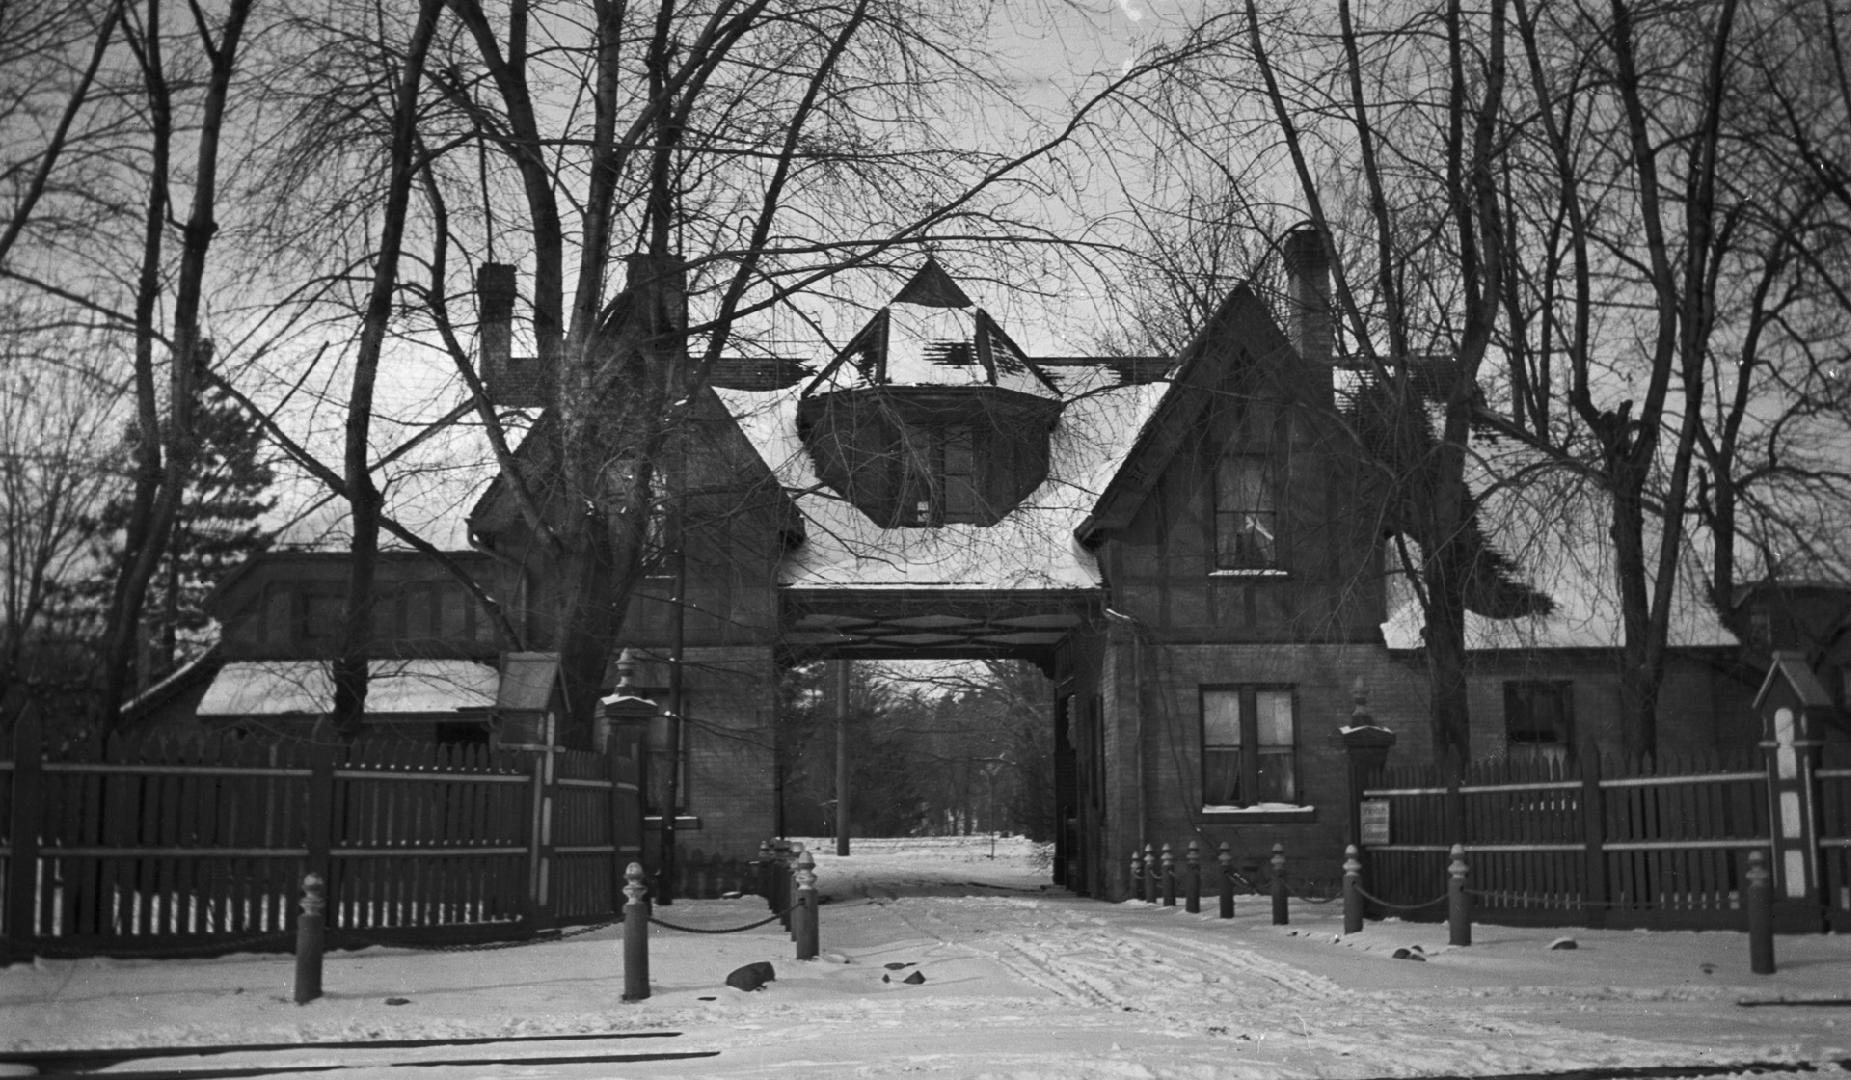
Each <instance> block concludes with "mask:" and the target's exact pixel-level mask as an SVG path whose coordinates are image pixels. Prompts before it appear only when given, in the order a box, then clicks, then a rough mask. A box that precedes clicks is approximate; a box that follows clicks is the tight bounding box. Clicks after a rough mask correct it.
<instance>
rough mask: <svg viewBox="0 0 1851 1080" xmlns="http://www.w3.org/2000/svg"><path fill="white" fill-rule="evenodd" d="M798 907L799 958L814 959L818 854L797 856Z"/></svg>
mask: <svg viewBox="0 0 1851 1080" xmlns="http://www.w3.org/2000/svg"><path fill="white" fill-rule="evenodd" d="M795 876H796V879H797V908H796V910H795V911H793V912H792V914H793V915H794V916H795V917H796V938H797V959H799V960H814V959H816V954H817V952H818V948H817V938H818V927H817V925H816V917H817V902H816V856H814V855H812V854H810V853H809V852H807V851H806V852H803V853H802V854H800V855H798V856H797V872H796V875H795Z"/></svg>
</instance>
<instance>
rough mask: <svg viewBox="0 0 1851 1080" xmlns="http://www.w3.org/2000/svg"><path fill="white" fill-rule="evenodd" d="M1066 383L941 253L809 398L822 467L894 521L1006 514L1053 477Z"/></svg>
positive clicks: (805, 420) (801, 404)
mask: <svg viewBox="0 0 1851 1080" xmlns="http://www.w3.org/2000/svg"><path fill="white" fill-rule="evenodd" d="M1060 409H1061V402H1060V395H1059V393H1058V392H1057V391H1056V390H1055V388H1054V384H1053V383H1051V382H1050V381H1049V380H1048V378H1047V377H1046V376H1045V375H1043V374H1042V373H1041V371H1040V370H1039V369H1037V368H1036V367H1035V365H1034V364H1033V363H1032V362H1031V361H1030V360H1029V359H1028V357H1027V355H1025V354H1024V353H1023V352H1022V350H1021V348H1019V347H1018V346H1017V345H1016V344H1015V342H1013V341H1011V340H1010V339H1009V335H1007V334H1005V333H1004V332H1003V330H1002V328H1001V327H1000V326H998V325H997V324H996V322H995V320H993V319H991V318H990V316H989V314H988V313H986V312H985V311H984V310H983V309H982V308H979V307H977V306H975V305H974V304H972V303H971V301H970V298H969V297H968V296H966V295H965V294H964V290H963V289H961V288H959V287H958V284H957V282H955V281H953V280H952V279H951V276H950V275H949V274H947V273H946V272H945V270H944V268H943V267H941V266H940V265H939V264H938V262H937V261H936V260H934V259H931V258H928V259H927V260H926V262H925V265H924V266H922V267H920V268H919V272H918V273H916V274H914V275H913V277H912V280H911V281H908V282H907V283H906V286H905V287H904V288H902V289H901V290H900V291H899V293H898V294H897V295H895V296H894V298H893V300H892V302H891V303H890V304H888V306H886V307H883V308H881V309H880V310H879V311H877V312H875V313H874V316H873V318H871V319H869V320H868V322H867V325H866V326H864V327H862V328H861V330H860V332H859V333H857V334H856V335H855V336H854V337H853V338H851V339H850V340H849V342H848V344H847V346H845V347H844V348H843V349H842V351H841V352H839V353H837V354H836V356H835V358H834V359H833V360H832V361H830V363H829V364H828V365H827V366H825V367H824V368H823V370H822V372H821V374H819V375H817V377H816V378H815V379H813V380H812V381H811V382H810V384H809V386H807V387H805V388H804V390H803V393H802V395H801V396H800V397H799V399H798V404H797V430H798V434H799V435H800V437H801V438H802V440H803V444H804V447H805V449H807V450H808V451H809V453H810V457H811V459H812V460H813V461H814V462H815V464H816V475H817V477H818V478H819V479H821V480H822V482H823V483H825V484H827V485H828V486H829V487H830V488H832V489H833V490H834V491H835V492H836V493H837V494H839V495H841V496H842V497H843V498H845V499H847V500H848V501H849V502H850V503H852V504H853V505H854V506H855V507H856V509H858V510H860V511H861V512H862V513H864V514H866V515H867V516H868V517H869V518H871V519H872V520H874V521H876V522H878V523H880V524H882V525H884V526H888V527H896V526H931V525H957V524H965V525H994V524H996V523H997V522H998V521H1001V520H1002V519H1003V518H1004V517H1005V516H1007V515H1008V513H1009V512H1010V511H1011V510H1013V509H1014V508H1015V506H1016V504H1017V503H1019V502H1021V501H1022V500H1023V499H1024V498H1026V497H1027V496H1028V494H1029V493H1030V492H1032V491H1034V490H1035V489H1036V488H1037V487H1040V486H1041V483H1042V481H1043V480H1045V479H1047V475H1048V436H1049V433H1050V432H1051V431H1052V430H1053V428H1054V423H1055V421H1056V420H1057V419H1058V418H1059V416H1060Z"/></svg>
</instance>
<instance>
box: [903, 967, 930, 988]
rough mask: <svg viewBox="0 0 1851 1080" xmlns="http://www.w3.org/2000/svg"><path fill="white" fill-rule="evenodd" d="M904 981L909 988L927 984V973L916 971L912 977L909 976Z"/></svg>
mask: <svg viewBox="0 0 1851 1080" xmlns="http://www.w3.org/2000/svg"><path fill="white" fill-rule="evenodd" d="M903 981H904V982H905V983H906V985H908V986H918V985H919V984H920V983H922V982H925V972H923V971H915V972H913V973H912V974H911V975H908V976H907V977H906V978H905V979H904V980H903Z"/></svg>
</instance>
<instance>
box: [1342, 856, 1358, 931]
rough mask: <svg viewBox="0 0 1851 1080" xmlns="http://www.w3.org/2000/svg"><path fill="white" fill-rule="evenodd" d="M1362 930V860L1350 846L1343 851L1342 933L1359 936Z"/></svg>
mask: <svg viewBox="0 0 1851 1080" xmlns="http://www.w3.org/2000/svg"><path fill="white" fill-rule="evenodd" d="M1362 929H1363V860H1362V853H1361V852H1359V851H1357V850H1356V845H1355V844H1351V845H1350V846H1349V847H1346V848H1344V849H1343V932H1344V933H1346V934H1359V933H1361V932H1362Z"/></svg>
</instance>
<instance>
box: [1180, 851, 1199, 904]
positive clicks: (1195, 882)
mask: <svg viewBox="0 0 1851 1080" xmlns="http://www.w3.org/2000/svg"><path fill="white" fill-rule="evenodd" d="M1184 861H1185V862H1186V863H1187V864H1188V867H1189V873H1188V876H1187V877H1185V878H1184V879H1183V885H1184V888H1183V910H1184V911H1187V912H1188V913H1189V914H1191V915H1194V914H1196V913H1197V912H1199V911H1201V910H1202V842H1201V841H1200V840H1191V841H1189V849H1188V851H1187V852H1186V854H1185V858H1184Z"/></svg>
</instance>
